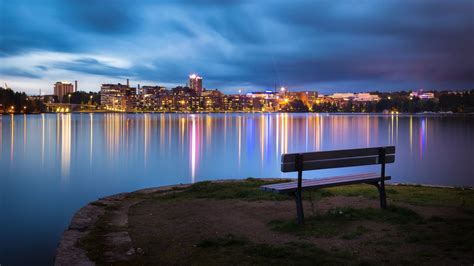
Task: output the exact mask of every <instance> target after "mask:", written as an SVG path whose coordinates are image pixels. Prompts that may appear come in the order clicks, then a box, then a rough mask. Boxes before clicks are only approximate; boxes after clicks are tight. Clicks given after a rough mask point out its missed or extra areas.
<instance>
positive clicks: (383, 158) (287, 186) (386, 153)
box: [260, 146, 395, 224]
mask: <svg viewBox="0 0 474 266" xmlns="http://www.w3.org/2000/svg"><path fill="white" fill-rule="evenodd" d="M393 162H395V147H394V146H388V147H374V148H364V149H350V150H336V151H322V152H305V153H289V154H283V155H282V156H281V171H282V172H285V173H286V172H298V180H297V181H295V182H287V183H278V184H271V185H265V186H261V187H260V188H261V189H262V190H265V191H271V192H275V193H280V194H294V195H295V200H296V213H297V217H298V223H299V224H303V223H304V213H303V202H302V199H301V191H302V190H306V189H316V188H325V187H334V186H343V185H351V184H361V183H364V184H371V185H374V186H376V187H377V189H378V190H379V196H380V207H381V208H383V209H385V208H386V207H387V200H386V196H385V180H390V176H386V175H385V164H387V163H393ZM373 164H380V165H381V169H380V174H377V173H365V174H353V175H344V176H334V177H329V178H323V179H313V180H303V171H308V170H319V169H329V168H339V167H353V166H363V165H373Z"/></svg>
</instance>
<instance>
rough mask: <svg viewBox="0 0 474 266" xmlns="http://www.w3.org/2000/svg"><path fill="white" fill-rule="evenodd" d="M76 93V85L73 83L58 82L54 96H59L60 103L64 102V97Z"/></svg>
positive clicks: (55, 85)
mask: <svg viewBox="0 0 474 266" xmlns="http://www.w3.org/2000/svg"><path fill="white" fill-rule="evenodd" d="M73 92H74V85H72V83H71V82H65V81H58V82H56V83H55V84H54V95H56V96H58V100H59V101H60V102H62V101H63V98H64V95H68V94H69V93H73Z"/></svg>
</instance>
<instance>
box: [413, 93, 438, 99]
mask: <svg viewBox="0 0 474 266" xmlns="http://www.w3.org/2000/svg"><path fill="white" fill-rule="evenodd" d="M410 97H411V98H413V97H418V98H420V99H421V100H429V99H434V98H435V95H434V93H432V92H412V93H410Z"/></svg>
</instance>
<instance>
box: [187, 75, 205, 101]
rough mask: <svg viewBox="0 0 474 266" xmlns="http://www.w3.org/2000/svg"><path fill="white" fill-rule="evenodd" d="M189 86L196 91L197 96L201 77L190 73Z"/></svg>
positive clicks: (200, 89) (200, 91) (200, 86)
mask: <svg viewBox="0 0 474 266" xmlns="http://www.w3.org/2000/svg"><path fill="white" fill-rule="evenodd" d="M189 87H190V88H191V89H192V90H194V91H195V92H196V94H197V95H198V96H201V93H202V77H200V76H198V75H196V74H192V75H190V76H189Z"/></svg>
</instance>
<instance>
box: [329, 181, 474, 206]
mask: <svg viewBox="0 0 474 266" xmlns="http://www.w3.org/2000/svg"><path fill="white" fill-rule="evenodd" d="M320 193H321V194H322V195H327V196H348V197H360V196H363V197H366V198H369V199H376V198H378V191H377V189H376V188H375V187H373V186H369V185H351V186H341V187H333V188H327V189H323V190H322V191H321V192H320ZM386 193H387V197H388V198H389V199H390V200H392V201H394V202H404V203H410V204H416V205H421V206H427V205H431V206H459V207H466V208H474V190H472V189H463V188H433V187H423V186H412V185H397V186H393V185H392V186H391V185H387V186H386Z"/></svg>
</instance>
